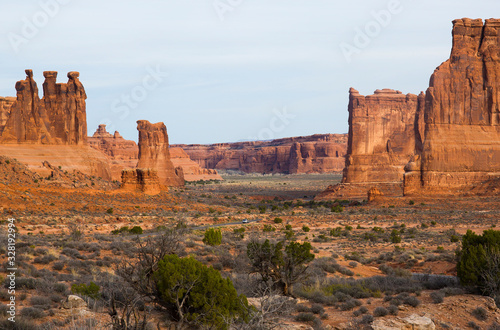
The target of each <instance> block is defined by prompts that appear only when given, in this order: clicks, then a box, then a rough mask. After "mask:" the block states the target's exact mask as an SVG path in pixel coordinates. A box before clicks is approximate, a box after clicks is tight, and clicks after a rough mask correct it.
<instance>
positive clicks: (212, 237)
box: [203, 228, 222, 246]
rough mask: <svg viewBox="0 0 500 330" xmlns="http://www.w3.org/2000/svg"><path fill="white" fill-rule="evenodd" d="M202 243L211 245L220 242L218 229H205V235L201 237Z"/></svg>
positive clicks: (220, 234) (220, 235)
mask: <svg viewBox="0 0 500 330" xmlns="http://www.w3.org/2000/svg"><path fill="white" fill-rule="evenodd" d="M203 243H205V245H211V246H216V245H220V244H221V243H222V233H221V231H220V229H213V228H209V229H207V230H206V231H205V236H204V237H203Z"/></svg>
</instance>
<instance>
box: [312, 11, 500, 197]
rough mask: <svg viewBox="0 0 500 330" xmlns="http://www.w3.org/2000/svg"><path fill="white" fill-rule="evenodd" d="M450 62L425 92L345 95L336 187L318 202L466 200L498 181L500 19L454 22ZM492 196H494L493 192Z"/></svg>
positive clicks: (326, 192) (323, 195)
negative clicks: (372, 194)
mask: <svg viewBox="0 0 500 330" xmlns="http://www.w3.org/2000/svg"><path fill="white" fill-rule="evenodd" d="M452 35H453V48H452V51H451V56H450V59H448V60H447V61H446V62H444V63H443V64H441V65H440V66H439V67H438V68H437V69H436V70H435V71H434V73H433V75H432V76H431V79H430V86H429V88H428V89H427V91H426V93H423V92H422V93H420V95H418V96H417V95H413V94H407V95H404V94H402V93H401V92H398V91H393V90H387V89H383V90H377V91H375V93H374V95H369V96H362V95H360V94H359V92H358V91H357V90H355V89H354V88H351V89H350V92H349V94H350V96H349V107H348V110H349V139H348V148H347V156H346V162H345V168H344V171H343V180H342V183H341V184H339V185H336V186H331V187H329V188H328V189H327V190H326V191H325V192H323V193H322V194H320V195H319V196H318V197H317V199H332V198H338V197H351V198H355V197H358V198H361V197H365V196H366V193H367V191H368V190H369V189H370V188H372V187H376V188H377V189H378V190H379V191H380V192H382V193H383V194H384V195H385V196H402V195H403V194H404V195H416V194H422V193H425V194H437V195H440V194H443V195H449V194H457V193H462V194H468V193H470V192H471V191H476V190H477V189H476V188H477V187H478V186H489V183H491V182H498V179H499V178H500V99H499V95H500V56H499V54H500V20H499V19H488V20H486V21H485V23H484V24H483V21H482V20H481V19H475V20H472V19H468V18H463V19H457V20H455V21H453V33H452ZM492 191H497V193H498V189H496V190H495V189H492Z"/></svg>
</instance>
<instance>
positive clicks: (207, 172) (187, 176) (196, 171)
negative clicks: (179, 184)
mask: <svg viewBox="0 0 500 330" xmlns="http://www.w3.org/2000/svg"><path fill="white" fill-rule="evenodd" d="M170 160H171V161H172V164H174V167H176V168H182V171H183V173H184V180H186V181H198V180H205V181H206V180H223V179H222V177H221V176H220V175H219V173H217V170H212V169H207V168H201V167H200V165H198V163H196V162H194V161H193V160H191V158H189V155H188V154H187V153H186V152H185V151H184V150H183V149H182V148H170Z"/></svg>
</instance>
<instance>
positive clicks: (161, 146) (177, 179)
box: [137, 120, 184, 187]
mask: <svg viewBox="0 0 500 330" xmlns="http://www.w3.org/2000/svg"><path fill="white" fill-rule="evenodd" d="M137 129H138V130H139V161H138V163H137V167H138V168H142V169H147V168H149V169H154V170H156V171H157V172H158V178H159V180H160V184H161V185H162V186H167V187H172V186H183V185H184V177H183V175H182V174H181V173H182V169H180V168H177V169H176V168H174V165H173V164H172V161H171V159H170V150H169V145H168V135H167V128H166V126H165V124H163V123H156V124H151V123H150V122H149V121H147V120H139V121H137Z"/></svg>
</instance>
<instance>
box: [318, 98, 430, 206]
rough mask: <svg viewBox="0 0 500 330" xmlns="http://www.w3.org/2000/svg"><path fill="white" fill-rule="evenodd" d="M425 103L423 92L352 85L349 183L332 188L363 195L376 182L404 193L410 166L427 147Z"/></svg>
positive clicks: (345, 175)
mask: <svg viewBox="0 0 500 330" xmlns="http://www.w3.org/2000/svg"><path fill="white" fill-rule="evenodd" d="M424 106H425V96H424V94H423V93H421V94H420V95H419V96H417V95H414V94H407V95H405V94H402V93H401V92H400V91H395V90H392V89H382V90H376V91H375V93H374V94H373V95H368V96H363V95H361V94H359V92H358V91H357V90H355V89H354V88H351V89H350V91H349V106H348V111H349V139H348V145H347V156H346V162H345V168H344V171H343V179H342V183H343V184H344V186H343V187H342V189H339V187H335V188H333V187H332V188H331V189H330V191H329V192H330V193H333V194H336V195H338V197H346V196H348V197H357V198H363V197H366V192H367V191H368V190H369V189H370V188H372V187H373V186H374V185H375V186H377V188H378V189H379V190H380V191H381V192H382V193H384V194H385V195H401V194H403V175H404V173H405V170H404V169H405V166H406V164H407V163H408V161H409V160H410V159H412V157H414V156H415V155H416V154H418V152H419V151H421V150H422V136H423V131H424V123H423V118H424V116H423V113H424ZM343 194H345V196H344V195H343ZM327 195H328V194H327Z"/></svg>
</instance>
